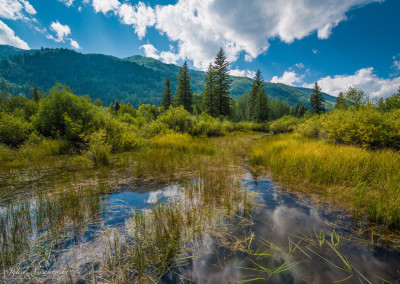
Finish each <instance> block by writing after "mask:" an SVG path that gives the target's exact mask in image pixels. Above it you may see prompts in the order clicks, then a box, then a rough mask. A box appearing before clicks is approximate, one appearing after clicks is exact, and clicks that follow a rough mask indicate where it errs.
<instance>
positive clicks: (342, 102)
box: [335, 92, 348, 109]
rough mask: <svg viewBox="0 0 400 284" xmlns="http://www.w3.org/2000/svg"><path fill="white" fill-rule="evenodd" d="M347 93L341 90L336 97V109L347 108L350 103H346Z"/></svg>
mask: <svg viewBox="0 0 400 284" xmlns="http://www.w3.org/2000/svg"><path fill="white" fill-rule="evenodd" d="M344 97H345V95H344V94H343V92H340V93H339V95H338V97H337V98H336V104H335V109H347V107H348V105H347V103H346V99H345V98H344Z"/></svg>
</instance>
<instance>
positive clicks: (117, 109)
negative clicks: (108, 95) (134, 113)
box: [114, 99, 121, 113]
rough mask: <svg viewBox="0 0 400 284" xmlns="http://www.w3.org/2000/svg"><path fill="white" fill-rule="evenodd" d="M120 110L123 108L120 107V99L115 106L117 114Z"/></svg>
mask: <svg viewBox="0 0 400 284" xmlns="http://www.w3.org/2000/svg"><path fill="white" fill-rule="evenodd" d="M120 108H121V106H120V105H119V102H118V99H116V100H115V106H114V110H115V112H116V113H118V111H119V109H120Z"/></svg>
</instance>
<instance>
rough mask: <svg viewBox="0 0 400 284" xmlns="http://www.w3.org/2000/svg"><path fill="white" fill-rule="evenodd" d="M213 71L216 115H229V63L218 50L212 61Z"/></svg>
mask: <svg viewBox="0 0 400 284" xmlns="http://www.w3.org/2000/svg"><path fill="white" fill-rule="evenodd" d="M214 69H215V76H216V81H215V82H216V84H215V95H216V98H217V99H216V100H217V109H218V115H230V113H231V96H230V93H229V87H230V83H231V79H230V77H229V71H230V70H229V62H228V61H227V60H226V56H225V52H224V50H223V49H222V47H221V48H220V50H219V52H218V54H217V57H216V58H215V60H214Z"/></svg>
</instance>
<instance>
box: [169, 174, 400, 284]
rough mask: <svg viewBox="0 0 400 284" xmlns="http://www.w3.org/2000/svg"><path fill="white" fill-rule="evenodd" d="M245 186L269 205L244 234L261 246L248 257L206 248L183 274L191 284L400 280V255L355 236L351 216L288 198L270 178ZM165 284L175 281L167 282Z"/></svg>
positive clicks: (255, 246) (254, 247) (249, 178)
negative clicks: (250, 235)
mask: <svg viewBox="0 0 400 284" xmlns="http://www.w3.org/2000/svg"><path fill="white" fill-rule="evenodd" d="M243 182H244V183H246V184H247V186H248V187H249V189H250V190H254V191H258V192H259V193H260V195H259V199H260V201H261V203H262V204H264V206H263V207H262V209H260V210H259V211H258V212H257V214H256V215H255V216H254V221H255V224H254V225H253V226H251V227H250V228H245V229H244V230H243V231H242V234H243V235H244V234H246V233H247V234H248V233H249V232H253V233H254V235H255V236H257V238H258V240H257V241H253V242H252V245H251V247H252V249H250V250H249V251H248V252H247V253H232V252H231V251H229V250H227V249H224V248H220V247H217V246H213V245H211V246H210V244H205V246H204V247H208V250H205V253H204V255H203V256H202V257H199V258H196V259H194V260H193V261H192V263H191V264H190V266H189V270H190V273H189V272H188V271H185V272H182V271H180V274H181V275H190V276H186V279H190V278H196V277H197V278H198V279H197V280H196V282H199V283H233V282H236V281H239V282H240V281H247V280H250V279H253V281H251V282H252V283H265V282H269V283H333V282H335V281H340V280H345V283H353V282H354V283H356V282H361V283H383V282H385V280H387V281H390V282H396V281H398V279H400V254H399V252H397V251H389V250H387V249H384V248H382V247H378V246H375V245H374V244H371V243H370V242H367V241H365V240H361V239H358V238H357V237H356V236H355V235H352V234H351V228H352V225H353V223H352V218H351V215H349V214H345V213H343V212H340V211H336V210H335V209H334V208H332V207H330V206H328V205H327V206H325V207H321V206H319V207H317V206H316V204H315V202H314V201H313V200H312V199H310V198H304V197H300V196H297V195H295V194H291V193H289V192H285V191H284V190H282V189H281V188H279V187H278V186H276V185H275V184H274V183H273V181H272V180H271V179H269V178H264V179H261V180H260V179H258V181H257V182H254V179H253V177H252V176H251V175H247V176H246V177H245V178H244V180H243ZM332 232H334V233H333V235H332ZM335 232H340V237H338V236H339V235H337V234H336V233H335ZM322 239H323V240H324V241H323V240H322ZM332 244H333V245H332ZM279 267H281V269H277V268H279ZM288 267H290V268H291V269H288V270H285V269H286V268H288ZM276 270H278V272H276ZM164 281H165V282H175V279H173V278H171V277H165V278H164ZM191 281H193V279H191Z"/></svg>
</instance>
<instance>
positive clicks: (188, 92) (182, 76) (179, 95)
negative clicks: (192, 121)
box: [174, 61, 193, 112]
mask: <svg viewBox="0 0 400 284" xmlns="http://www.w3.org/2000/svg"><path fill="white" fill-rule="evenodd" d="M192 100H193V97H192V87H191V85H190V74H189V68H188V66H187V62H186V61H185V63H184V64H183V66H182V67H181V68H179V73H178V85H177V87H176V98H175V100H174V104H175V105H176V106H183V107H184V108H185V109H186V110H187V111H189V112H192V111H193V106H192Z"/></svg>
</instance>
